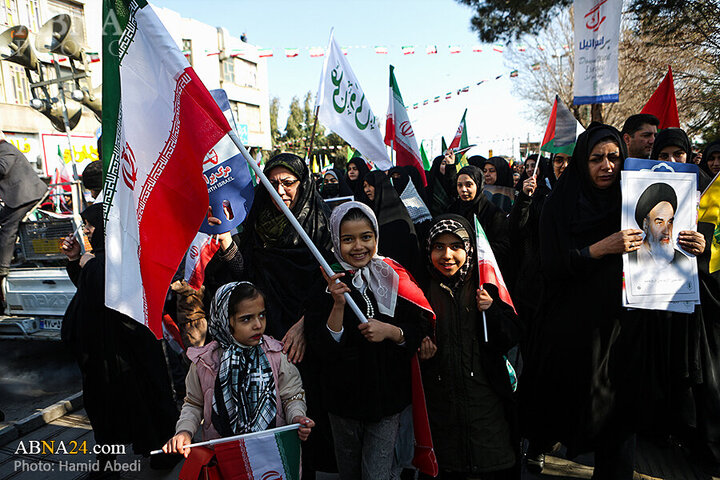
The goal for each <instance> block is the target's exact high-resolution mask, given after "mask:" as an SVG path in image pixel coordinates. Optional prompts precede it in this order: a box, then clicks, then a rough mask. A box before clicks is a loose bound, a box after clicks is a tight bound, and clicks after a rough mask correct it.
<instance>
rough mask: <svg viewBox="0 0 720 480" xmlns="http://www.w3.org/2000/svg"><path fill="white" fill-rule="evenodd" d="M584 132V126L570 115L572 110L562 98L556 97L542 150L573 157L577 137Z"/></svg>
mask: <svg viewBox="0 0 720 480" xmlns="http://www.w3.org/2000/svg"><path fill="white" fill-rule="evenodd" d="M583 131H585V129H584V128H583V127H582V125H580V123H579V122H578V121H577V120H576V119H575V117H574V116H573V114H572V113H570V110H568V108H567V107H566V106H565V104H564V103H563V102H562V101H561V100H560V97H559V96H557V95H555V103H553V107H552V111H551V112H550V120H549V121H548V125H547V128H546V129H545V136H544V137H543V141H542V144H541V147H540V150H542V151H544V152H550V153H564V154H567V155H572V153H573V150H574V149H575V142H576V141H577V136H578V135H580V133H582V132H583Z"/></svg>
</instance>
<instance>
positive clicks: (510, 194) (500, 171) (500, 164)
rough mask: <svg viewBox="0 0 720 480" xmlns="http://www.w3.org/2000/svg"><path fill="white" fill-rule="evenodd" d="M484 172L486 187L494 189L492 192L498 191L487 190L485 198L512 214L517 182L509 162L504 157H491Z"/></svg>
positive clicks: (484, 167)
mask: <svg viewBox="0 0 720 480" xmlns="http://www.w3.org/2000/svg"><path fill="white" fill-rule="evenodd" d="M482 171H483V175H484V176H485V186H486V187H492V188H491V189H490V190H498V191H494V192H491V191H490V190H488V189H486V190H485V192H484V193H485V196H487V198H488V200H490V201H491V202H492V203H493V204H494V205H495V206H497V207H498V208H499V209H500V210H502V211H503V212H505V213H508V212H510V209H511V208H512V203H513V200H514V190H513V188H514V186H515V181H514V180H513V174H512V169H511V168H510V165H509V164H508V162H507V160H505V159H504V158H503V157H490V158H488V159H487V160H486V161H485V163H484V164H483V166H482ZM502 187H505V188H502Z"/></svg>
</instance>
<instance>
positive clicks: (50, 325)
mask: <svg viewBox="0 0 720 480" xmlns="http://www.w3.org/2000/svg"><path fill="white" fill-rule="evenodd" d="M61 325H62V320H61V319H59V318H51V319H45V320H40V328H41V329H43V330H60V326H61Z"/></svg>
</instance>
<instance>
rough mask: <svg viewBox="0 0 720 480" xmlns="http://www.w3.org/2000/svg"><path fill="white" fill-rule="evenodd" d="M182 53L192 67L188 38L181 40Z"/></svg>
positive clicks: (190, 46)
mask: <svg viewBox="0 0 720 480" xmlns="http://www.w3.org/2000/svg"><path fill="white" fill-rule="evenodd" d="M182 51H183V55H185V58H187V61H188V63H189V64H190V66H191V67H192V66H193V54H192V40H190V39H189V38H183V39H182Z"/></svg>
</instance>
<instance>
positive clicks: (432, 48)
mask: <svg viewBox="0 0 720 480" xmlns="http://www.w3.org/2000/svg"><path fill="white" fill-rule="evenodd" d="M425 53H427V54H428V55H435V54H436V53H437V46H436V45H428V46H427V47H425Z"/></svg>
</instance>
